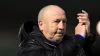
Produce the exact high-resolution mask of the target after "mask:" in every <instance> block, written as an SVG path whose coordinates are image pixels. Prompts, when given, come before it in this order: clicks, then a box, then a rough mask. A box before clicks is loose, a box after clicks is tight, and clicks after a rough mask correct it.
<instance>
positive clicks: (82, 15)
mask: <svg viewBox="0 0 100 56" xmlns="http://www.w3.org/2000/svg"><path fill="white" fill-rule="evenodd" d="M77 15H78V16H81V17H85V16H87V15H86V14H83V13H79V14H77Z"/></svg>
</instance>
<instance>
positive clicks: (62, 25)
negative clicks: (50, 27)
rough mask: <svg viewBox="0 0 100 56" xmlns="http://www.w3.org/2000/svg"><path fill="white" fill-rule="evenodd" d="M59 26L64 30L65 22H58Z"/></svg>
mask: <svg viewBox="0 0 100 56" xmlns="http://www.w3.org/2000/svg"><path fill="white" fill-rule="evenodd" d="M58 28H59V29H60V30H64V23H63V22H62V21H61V22H60V23H59V24H58Z"/></svg>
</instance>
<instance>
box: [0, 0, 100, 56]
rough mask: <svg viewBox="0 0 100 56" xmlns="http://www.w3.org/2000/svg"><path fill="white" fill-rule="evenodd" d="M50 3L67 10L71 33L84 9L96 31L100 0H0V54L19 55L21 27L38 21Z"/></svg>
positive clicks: (68, 29) (99, 16)
mask: <svg viewBox="0 0 100 56" xmlns="http://www.w3.org/2000/svg"><path fill="white" fill-rule="evenodd" d="M49 4H56V5H59V6H60V7H62V8H63V9H64V10H65V12H66V16H67V19H68V22H67V26H68V27H67V33H68V34H69V35H74V27H75V26H76V25H77V23H78V20H77V13H80V12H81V10H82V9H83V10H85V11H87V12H88V13H89V18H90V21H91V32H93V33H96V29H95V27H96V23H97V22H98V21H99V20H100V2H99V0H0V56H16V55H17V51H18V45H19V39H18V31H19V27H20V26H21V24H22V23H23V22H25V21H27V20H33V21H35V22H36V19H37V15H38V12H39V10H40V9H41V8H42V7H44V6H46V5H49Z"/></svg>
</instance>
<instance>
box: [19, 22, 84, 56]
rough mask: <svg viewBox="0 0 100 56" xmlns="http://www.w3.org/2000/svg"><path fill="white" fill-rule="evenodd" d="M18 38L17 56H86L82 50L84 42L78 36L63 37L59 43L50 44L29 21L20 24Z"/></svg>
mask: <svg viewBox="0 0 100 56" xmlns="http://www.w3.org/2000/svg"><path fill="white" fill-rule="evenodd" d="M18 37H19V38H20V44H19V50H18V55H17V56H86V54H85V52H84V48H83V46H84V43H85V41H84V39H81V38H80V36H74V37H71V36H67V35H65V36H64V38H63V40H62V42H61V43H59V44H57V43H55V44H52V43H51V42H50V41H49V40H47V39H46V38H45V37H44V35H43V34H42V32H41V31H40V30H39V28H38V26H37V24H35V23H33V22H31V21H28V22H25V23H23V24H22V26H21V27H20V30H19V34H18Z"/></svg>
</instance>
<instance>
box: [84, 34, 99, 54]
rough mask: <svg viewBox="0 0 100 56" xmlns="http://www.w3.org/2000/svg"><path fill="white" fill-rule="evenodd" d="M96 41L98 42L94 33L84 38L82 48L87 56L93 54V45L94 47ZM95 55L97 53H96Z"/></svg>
mask: <svg viewBox="0 0 100 56" xmlns="http://www.w3.org/2000/svg"><path fill="white" fill-rule="evenodd" d="M96 43H99V42H98V40H97V37H96V35H95V34H93V33H92V34H90V35H89V36H87V37H86V38H85V45H84V50H85V54H86V55H87V56H95V55H94V52H95V51H94V49H95V48H94V47H96V46H97V45H96ZM96 56H97V55H96Z"/></svg>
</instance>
